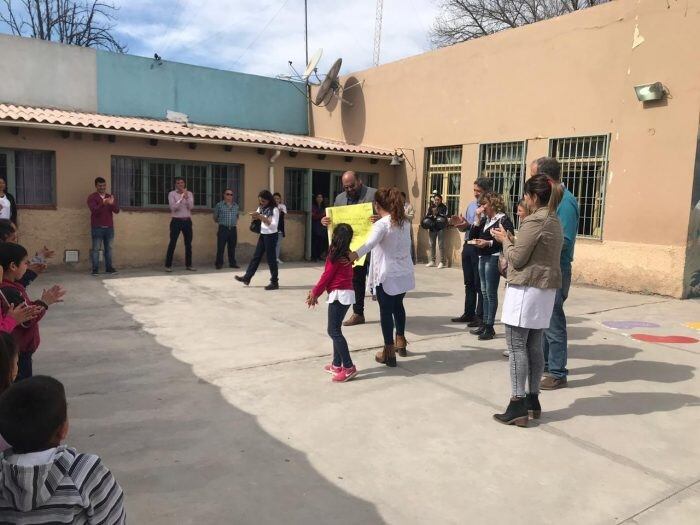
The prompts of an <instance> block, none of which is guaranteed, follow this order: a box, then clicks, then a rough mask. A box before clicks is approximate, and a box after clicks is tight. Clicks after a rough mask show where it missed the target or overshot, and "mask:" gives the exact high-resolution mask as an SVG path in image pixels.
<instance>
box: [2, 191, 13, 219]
mask: <svg viewBox="0 0 700 525" xmlns="http://www.w3.org/2000/svg"><path fill="white" fill-rule="evenodd" d="M0 206H2V208H1V209H0V219H9V218H10V217H12V206H11V205H10V199H8V198H7V195H3V196H2V197H0Z"/></svg>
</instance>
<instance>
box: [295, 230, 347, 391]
mask: <svg viewBox="0 0 700 525" xmlns="http://www.w3.org/2000/svg"><path fill="white" fill-rule="evenodd" d="M352 234H353V232H352V227H351V226H350V225H349V224H345V223H341V224H338V226H336V227H335V229H334V230H333V239H332V241H331V245H330V247H329V248H328V257H327V258H326V267H325V268H324V270H323V275H321V278H320V279H319V280H318V283H317V284H316V286H314V288H313V290H311V291H310V292H309V295H308V296H307V298H306V304H307V305H308V306H309V307H312V306H315V305H317V304H318V298H319V297H320V296H321V295H323V292H328V335H329V336H330V338H331V339H332V340H333V362H332V363H331V364H328V365H326V366H325V368H324V370H325V371H326V372H328V373H330V374H333V381H334V382H336V383H344V382H345V381H349V380H350V379H352V378H353V377H355V376H356V375H357V368H355V365H353V363H352V358H351V357H350V350H349V349H348V342H347V341H346V340H345V337H344V336H343V331H342V325H343V318H345V314H346V313H347V312H348V309H349V308H350V306H351V305H353V304H355V291H354V289H353V286H352V263H351V262H350V260H349V259H348V255H349V253H350V242H351V241H352Z"/></svg>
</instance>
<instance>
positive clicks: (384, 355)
mask: <svg viewBox="0 0 700 525" xmlns="http://www.w3.org/2000/svg"><path fill="white" fill-rule="evenodd" d="M374 360H375V361H376V362H377V363H382V364H383V365H386V366H391V367H394V366H396V351H395V350H394V345H384V348H383V349H382V350H381V351H379V352H377V353H376V355H375V356H374Z"/></svg>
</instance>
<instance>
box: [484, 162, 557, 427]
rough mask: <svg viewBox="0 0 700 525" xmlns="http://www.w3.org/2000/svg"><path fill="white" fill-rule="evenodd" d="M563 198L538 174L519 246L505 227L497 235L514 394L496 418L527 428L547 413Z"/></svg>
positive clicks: (529, 191) (528, 188) (530, 184)
mask: <svg viewBox="0 0 700 525" xmlns="http://www.w3.org/2000/svg"><path fill="white" fill-rule="evenodd" d="M561 198H562V189H561V185H560V184H556V183H554V184H553V183H552V181H551V179H549V178H548V177H546V176H545V175H535V176H534V177H531V178H529V179H528V180H527V182H526V183H525V202H526V204H527V206H528V208H529V209H530V212H531V213H530V215H529V216H528V217H526V218H525V219H524V220H523V221H522V223H521V224H520V229H519V230H518V239H517V242H515V241H514V240H513V239H512V238H511V237H510V236H509V235H508V233H507V232H506V231H505V230H504V229H503V228H502V227H499V228H498V229H494V230H492V235H493V237H494V238H495V239H496V240H497V241H498V242H500V243H502V244H503V253H504V255H505V257H506V259H507V260H508V278H507V282H508V287H507V288H506V296H505V300H504V302H503V313H502V317H501V321H503V323H504V324H505V326H506V342H507V344H508V350H509V351H510V355H509V360H510V381H511V387H512V395H511V398H510V403H509V404H508V408H507V409H506V411H505V413H503V414H494V416H493V417H494V418H495V419H496V421H498V422H500V423H504V424H506V425H513V424H515V425H517V426H521V427H524V426H526V425H527V422H528V413H530V414H531V415H532V417H533V418H535V419H536V418H539V417H540V415H541V413H542V409H541V407H540V402H539V397H538V396H539V392H540V381H541V379H542V373H543V372H544V353H543V350H542V335H543V331H544V329H545V328H548V327H549V320H550V318H551V316H552V310H553V308H554V298H555V296H556V291H557V289H558V288H559V287H561V267H560V264H559V260H560V256H561V247H562V244H563V240H564V236H563V233H562V228H561V223H560V222H559V219H558V218H557V206H558V205H559V202H560V201H561ZM526 380H527V381H528V391H527V393H526V390H525V382H526Z"/></svg>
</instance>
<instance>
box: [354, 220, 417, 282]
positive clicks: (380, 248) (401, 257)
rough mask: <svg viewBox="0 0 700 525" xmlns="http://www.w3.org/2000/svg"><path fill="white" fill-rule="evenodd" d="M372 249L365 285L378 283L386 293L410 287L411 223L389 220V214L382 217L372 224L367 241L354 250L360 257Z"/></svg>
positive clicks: (413, 278) (412, 278)
mask: <svg viewBox="0 0 700 525" xmlns="http://www.w3.org/2000/svg"><path fill="white" fill-rule="evenodd" d="M370 251H371V252H372V259H371V262H370V271H369V273H368V276H367V285H368V287H369V288H370V289H371V290H374V288H376V287H377V286H379V285H380V284H381V285H382V288H383V289H384V291H385V292H386V293H387V294H389V295H399V294H402V293H406V292H408V291H409V290H413V289H414V288H415V287H416V279H415V277H414V275H413V260H412V259H411V225H410V222H409V221H404V222H403V224H401V225H395V224H392V223H391V216H389V215H387V216H386V217H382V218H381V219H379V220H378V221H377V222H375V223H374V224H373V225H372V230H371V231H370V233H369V237H368V238H367V242H365V244H364V245H362V246H361V247H360V248H358V250H357V255H359V256H360V257H362V256H363V255H366V254H367V253H369V252H370Z"/></svg>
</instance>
